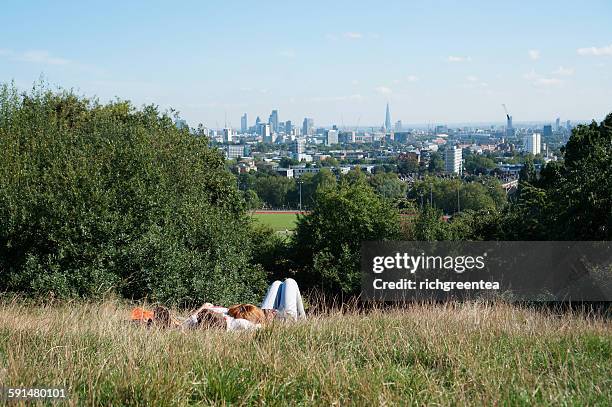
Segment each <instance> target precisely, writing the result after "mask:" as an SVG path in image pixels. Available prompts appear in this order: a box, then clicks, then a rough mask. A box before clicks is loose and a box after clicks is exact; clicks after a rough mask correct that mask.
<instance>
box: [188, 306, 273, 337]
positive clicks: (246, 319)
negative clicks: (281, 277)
mask: <svg viewBox="0 0 612 407" xmlns="http://www.w3.org/2000/svg"><path fill="white" fill-rule="evenodd" d="M265 319H266V317H265V315H264V313H263V311H262V310H261V309H260V308H258V307H256V306H255V305H253V304H236V305H233V306H231V307H229V308H224V307H218V306H215V305H212V304H209V303H207V304H204V305H202V306H201V307H200V308H199V309H198V310H197V311H196V312H195V313H193V314H192V315H191V316H190V317H189V318H187V319H185V320H184V321H183V323H182V324H181V327H182V328H185V329H193V328H220V329H224V330H226V331H252V330H256V329H259V328H261V327H262V324H264V323H265Z"/></svg>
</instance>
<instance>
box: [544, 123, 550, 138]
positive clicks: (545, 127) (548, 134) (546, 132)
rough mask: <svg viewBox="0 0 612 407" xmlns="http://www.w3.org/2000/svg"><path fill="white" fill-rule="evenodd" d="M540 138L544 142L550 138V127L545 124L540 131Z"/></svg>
mask: <svg viewBox="0 0 612 407" xmlns="http://www.w3.org/2000/svg"><path fill="white" fill-rule="evenodd" d="M542 137H544V140H546V139H548V138H549V137H552V126H551V125H550V124H547V125H546V126H544V128H543V129H542Z"/></svg>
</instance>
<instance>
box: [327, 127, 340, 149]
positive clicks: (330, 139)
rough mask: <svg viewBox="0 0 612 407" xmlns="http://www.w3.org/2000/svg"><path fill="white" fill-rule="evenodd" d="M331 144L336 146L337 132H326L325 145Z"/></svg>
mask: <svg viewBox="0 0 612 407" xmlns="http://www.w3.org/2000/svg"><path fill="white" fill-rule="evenodd" d="M333 144H338V130H327V134H326V137H325V145H326V146H331V145H333Z"/></svg>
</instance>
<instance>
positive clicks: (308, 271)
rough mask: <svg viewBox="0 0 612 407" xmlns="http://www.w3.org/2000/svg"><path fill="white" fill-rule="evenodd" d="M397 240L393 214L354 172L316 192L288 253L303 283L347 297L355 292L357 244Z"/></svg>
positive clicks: (398, 233) (396, 218) (395, 212)
mask: <svg viewBox="0 0 612 407" xmlns="http://www.w3.org/2000/svg"><path fill="white" fill-rule="evenodd" d="M400 238H401V230H400V216H399V212H398V210H397V209H396V208H394V207H393V206H392V205H391V203H390V202H389V201H388V200H386V199H383V198H381V197H379V196H377V195H376V193H375V192H374V190H373V188H372V187H371V186H370V185H369V184H368V181H367V179H366V178H365V176H364V175H363V174H361V173H360V172H359V171H356V172H353V173H349V174H348V175H347V176H345V177H343V178H342V179H341V182H340V183H339V184H338V185H333V184H332V185H328V186H324V187H321V188H319V189H318V190H317V193H316V200H315V203H314V207H313V209H312V211H311V212H310V214H308V215H305V216H300V217H299V220H298V224H297V230H296V234H295V236H294V241H293V254H294V258H295V261H296V263H297V264H298V265H299V266H300V268H301V269H302V270H303V272H304V275H303V276H302V280H303V281H308V282H309V283H310V284H312V285H314V286H317V287H319V288H322V289H324V290H325V291H327V292H331V293H333V294H349V295H352V294H358V293H359V291H360V284H361V274H360V252H361V242H364V241H376V240H398V239H400Z"/></svg>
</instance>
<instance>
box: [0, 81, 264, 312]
mask: <svg viewBox="0 0 612 407" xmlns="http://www.w3.org/2000/svg"><path fill="white" fill-rule="evenodd" d="M207 143H208V141H207V140H206V139H204V138H199V137H195V136H192V135H190V134H189V132H188V130H186V129H183V130H179V129H177V128H176V127H175V126H174V124H173V121H172V118H171V117H170V116H168V115H167V114H160V113H159V112H158V110H157V109H156V108H155V107H153V106H148V107H144V108H143V109H141V110H138V109H135V108H134V107H133V106H132V105H131V104H130V103H129V102H123V101H117V102H113V103H109V104H101V103H99V102H97V101H95V100H93V101H92V100H88V99H85V98H82V97H79V96H76V95H75V94H74V93H72V92H66V91H59V92H51V91H49V90H47V89H45V88H44V87H39V88H34V89H33V90H32V91H31V92H29V93H27V94H19V93H18V92H17V91H16V90H15V89H14V88H13V87H12V86H8V85H4V86H2V87H0V290H8V291H17V292H24V293H31V294H44V295H48V294H52V295H55V296H60V297H75V296H80V297H90V296H96V295H100V294H102V293H105V292H108V291H117V292H120V293H122V294H123V295H124V296H126V297H131V298H143V297H148V298H151V299H153V300H160V301H165V302H172V303H194V302H200V301H204V300H206V301H213V302H217V301H219V302H233V301H253V300H254V299H255V298H256V295H257V294H258V293H259V292H260V291H261V289H262V285H263V284H264V273H263V271H262V270H261V268H260V267H258V266H251V265H250V260H251V240H250V221H249V218H248V217H247V216H246V215H245V213H244V202H243V199H242V198H241V196H240V193H239V191H238V190H237V189H236V187H235V181H234V180H233V179H232V175H231V174H229V173H228V172H227V171H226V170H225V169H224V166H223V158H222V156H221V155H220V154H219V153H218V152H216V151H214V150H213V149H210V148H209V147H208V145H207Z"/></svg>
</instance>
